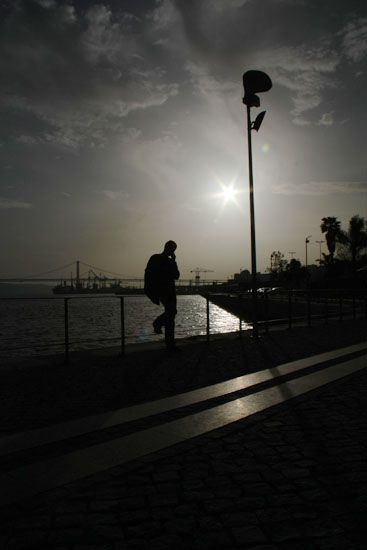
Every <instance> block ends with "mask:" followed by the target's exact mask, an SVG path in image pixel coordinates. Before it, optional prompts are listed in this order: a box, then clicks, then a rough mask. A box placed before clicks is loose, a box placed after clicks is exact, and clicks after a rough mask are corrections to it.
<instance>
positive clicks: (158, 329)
mask: <svg viewBox="0 0 367 550" xmlns="http://www.w3.org/2000/svg"><path fill="white" fill-rule="evenodd" d="M165 324H166V313H165V312H163V313H162V314H161V315H158V317H157V318H156V319H154V321H153V329H154V332H155V333H156V334H162V327H163V326H164V325H165Z"/></svg>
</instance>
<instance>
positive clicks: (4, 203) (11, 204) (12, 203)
mask: <svg viewBox="0 0 367 550" xmlns="http://www.w3.org/2000/svg"><path fill="white" fill-rule="evenodd" d="M10 208H23V209H28V208H33V204H31V203H30V202H21V201H17V200H14V199H4V198H2V197H0V210H8V209H10Z"/></svg>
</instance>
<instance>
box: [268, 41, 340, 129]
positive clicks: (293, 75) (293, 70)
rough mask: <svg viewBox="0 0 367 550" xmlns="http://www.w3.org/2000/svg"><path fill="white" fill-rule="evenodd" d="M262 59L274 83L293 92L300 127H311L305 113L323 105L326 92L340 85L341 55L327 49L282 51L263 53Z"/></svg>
mask: <svg viewBox="0 0 367 550" xmlns="http://www.w3.org/2000/svg"><path fill="white" fill-rule="evenodd" d="M258 60H259V62H260V63H261V65H262V66H263V67H264V68H265V69H266V70H268V71H269V72H270V73H271V76H272V80H273V81H274V83H276V84H278V85H280V86H283V87H284V88H287V89H288V90H289V91H290V92H291V100H292V103H293V109H292V110H291V115H293V117H294V118H293V122H294V123H295V124H298V125H306V124H309V121H308V120H307V119H305V117H304V114H305V113H306V112H308V111H310V110H312V109H315V108H316V107H319V106H320V105H321V103H322V100H323V92H324V91H325V90H327V89H330V88H335V87H336V86H337V79H336V78H335V76H334V73H335V72H336V70H337V67H338V65H339V63H340V55H339V54H338V53H337V52H336V51H335V50H332V49H331V48H329V47H327V46H322V47H314V48H309V47H308V46H306V45H304V46H299V47H296V48H294V47H291V48H284V47H283V48H278V49H276V50H274V51H264V52H262V53H261V54H260V55H259V56H258Z"/></svg>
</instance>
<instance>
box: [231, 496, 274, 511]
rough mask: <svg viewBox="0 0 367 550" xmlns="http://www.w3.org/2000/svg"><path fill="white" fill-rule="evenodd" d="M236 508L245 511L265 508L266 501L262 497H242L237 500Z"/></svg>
mask: <svg viewBox="0 0 367 550" xmlns="http://www.w3.org/2000/svg"><path fill="white" fill-rule="evenodd" d="M237 506H238V507H241V508H243V509H245V510H258V509H262V508H265V507H266V506H267V499H266V498H265V497H263V496H244V497H241V498H239V499H238V501H237Z"/></svg>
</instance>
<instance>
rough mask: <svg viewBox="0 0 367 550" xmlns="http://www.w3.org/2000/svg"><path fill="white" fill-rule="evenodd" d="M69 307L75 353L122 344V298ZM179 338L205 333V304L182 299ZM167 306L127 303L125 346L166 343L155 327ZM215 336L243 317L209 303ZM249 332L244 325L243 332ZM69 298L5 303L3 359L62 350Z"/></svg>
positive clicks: (140, 300) (131, 299)
mask: <svg viewBox="0 0 367 550" xmlns="http://www.w3.org/2000/svg"><path fill="white" fill-rule="evenodd" d="M68 303H69V339H70V343H71V346H70V349H71V350H83V349H84V350H85V349H92V348H97V347H105V346H113V345H119V341H120V340H119V339H120V334H121V328H120V327H121V322H120V319H121V315H120V299H119V298H118V297H114V296H88V297H84V296H83V297H75V296H74V297H73V298H72V299H70V300H69V301H68ZM177 310H178V314H177V317H176V338H185V337H188V336H196V335H202V334H206V300H205V299H204V298H202V297H201V296H193V295H190V296H178V297H177ZM161 312H162V308H161V307H158V306H155V305H154V304H152V303H151V302H150V301H149V300H148V299H147V298H146V297H145V296H127V297H125V299H124V313H125V334H126V343H127V344H129V343H139V342H149V341H157V340H162V336H158V335H155V334H154V333H153V329H152V321H153V319H154V318H155V317H156V316H157V315H159V314H160V313H161ZM209 319H210V332H211V334H215V333H224V332H233V331H236V330H238V328H239V321H238V318H236V317H234V316H233V315H231V314H229V313H227V312H226V311H224V310H223V309H221V308H219V307H217V306H215V305H214V304H210V314H209ZM246 328H248V326H247V325H245V326H244V325H243V329H246ZM63 345H64V299H63V298H59V299H58V298H49V299H27V300H22V299H17V300H0V358H1V359H3V360H4V359H6V358H7V357H25V356H29V355H40V354H50V353H55V352H56V353H58V352H63V349H64V348H63Z"/></svg>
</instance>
